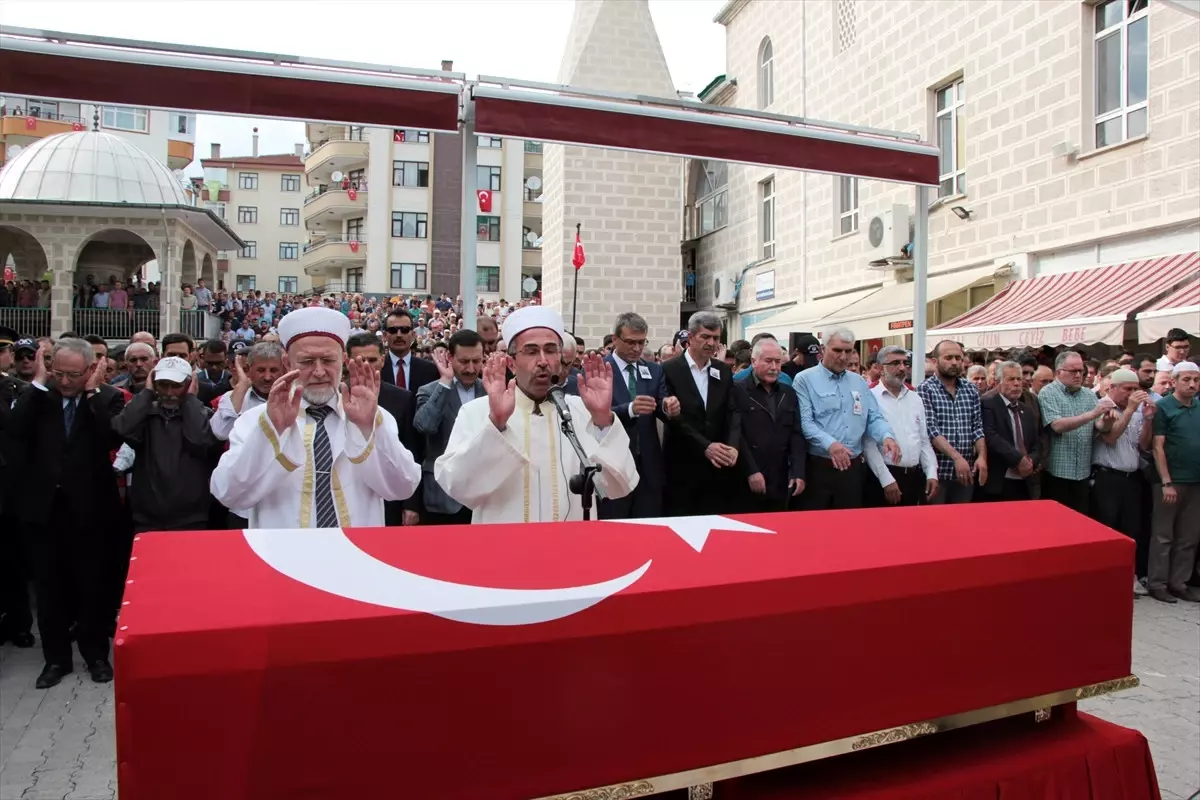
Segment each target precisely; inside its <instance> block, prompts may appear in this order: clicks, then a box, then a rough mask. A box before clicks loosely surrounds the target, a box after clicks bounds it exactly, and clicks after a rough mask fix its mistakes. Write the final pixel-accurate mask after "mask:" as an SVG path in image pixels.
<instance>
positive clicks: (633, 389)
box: [625, 364, 637, 400]
mask: <svg viewBox="0 0 1200 800" xmlns="http://www.w3.org/2000/svg"><path fill="white" fill-rule="evenodd" d="M625 375H626V376H627V377H626V384H628V386H629V399H630V400H633V398H635V397H637V378H636V377H634V373H633V364H626V365H625Z"/></svg>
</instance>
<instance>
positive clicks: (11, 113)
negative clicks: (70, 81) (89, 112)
mask: <svg viewBox="0 0 1200 800" xmlns="http://www.w3.org/2000/svg"><path fill="white" fill-rule="evenodd" d="M0 117H33V118H34V119H44V120H46V121H48V122H65V123H67V124H69V125H74V124H76V123H79V124H84V125H90V124H91V122H92V120H91V118H90V117H88V118H84V117H73V116H71V115H70V114H59V113H58V112H57V111H47V110H45V109H39V108H34V109H26V108H24V107H22V106H19V105H15V106H13V107H12V108H9V107H8V106H5V107H4V108H0Z"/></svg>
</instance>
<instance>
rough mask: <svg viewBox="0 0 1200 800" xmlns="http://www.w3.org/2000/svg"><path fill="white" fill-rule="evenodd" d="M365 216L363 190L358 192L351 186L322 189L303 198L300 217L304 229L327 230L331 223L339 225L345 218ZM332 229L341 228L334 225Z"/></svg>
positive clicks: (365, 196)
mask: <svg viewBox="0 0 1200 800" xmlns="http://www.w3.org/2000/svg"><path fill="white" fill-rule="evenodd" d="M364 185H365V184H364ZM351 195H353V198H352V197H351ZM366 214H367V192H366V190H365V189H364V190H363V191H359V190H358V189H357V188H354V187H353V186H352V187H351V188H350V189H342V188H322V189H317V190H316V191H315V192H313V193H312V194H310V195H309V196H308V197H306V198H304V211H303V214H302V215H303V217H304V227H306V228H310V229H311V228H327V227H329V226H330V224H331V223H340V222H341V221H342V220H343V219H346V218H347V217H365V216H366ZM333 227H335V228H339V229H340V227H341V226H340V225H339V224H334V225H333Z"/></svg>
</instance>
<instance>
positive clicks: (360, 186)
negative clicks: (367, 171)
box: [304, 179, 367, 205]
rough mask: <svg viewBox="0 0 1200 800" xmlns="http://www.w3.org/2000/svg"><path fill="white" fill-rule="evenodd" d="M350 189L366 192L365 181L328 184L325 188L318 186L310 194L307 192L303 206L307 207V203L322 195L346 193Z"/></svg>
mask: <svg viewBox="0 0 1200 800" xmlns="http://www.w3.org/2000/svg"><path fill="white" fill-rule="evenodd" d="M351 189H353V190H354V191H356V192H365V191H367V181H366V180H365V179H363V180H357V181H342V182H341V183H337V184H329V185H326V186H319V187H317V188H316V189H313V190H312V191H311V192H309V193H308V194H307V195H306V196H305V198H304V205H308V204H309V203H311V202H313V201H314V200H316V199H317V198H318V197H321V196H322V195H325V194H328V193H330V192H348V191H349V190H351Z"/></svg>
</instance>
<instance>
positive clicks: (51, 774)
mask: <svg viewBox="0 0 1200 800" xmlns="http://www.w3.org/2000/svg"><path fill="white" fill-rule="evenodd" d="M1134 608H1135V622H1134V645H1133V668H1134V672H1135V673H1136V674H1137V675H1138V676H1139V677H1140V678H1141V679H1142V685H1141V687H1139V688H1137V689H1134V690H1132V691H1128V692H1123V693H1121V694H1117V695H1112V696H1109V697H1105V698H1099V699H1096V700H1092V701H1089V702H1087V703H1085V704H1084V705H1083V706H1082V707H1083V708H1084V709H1085V710H1086V711H1089V712H1090V713H1093V714H1096V715H1098V716H1101V717H1104V718H1105V719H1108V720H1112V721H1113V722H1116V723H1119V724H1121V725H1127V726H1129V727H1132V728H1137V729H1138V730H1140V731H1142V732H1143V733H1145V735H1146V737H1147V738H1148V739H1149V740H1150V747H1151V749H1152V750H1153V752H1154V762H1155V764H1156V766H1157V768H1158V778H1159V783H1160V785H1161V788H1162V793H1163V798H1164V800H1188V798H1190V797H1191V796H1192V794H1193V793H1195V792H1197V791H1200V606H1197V605H1195V604H1191V603H1179V604H1178V605H1174V606H1168V605H1165V604H1163V603H1158V602H1155V601H1154V600H1151V599H1149V598H1143V599H1141V600H1138V601H1137V603H1136V604H1135V606H1134ZM41 666H42V662H41V654H40V652H39V651H38V650H37V649H36V648H35V649H32V650H16V649H14V648H13V647H12V646H11V645H5V646H4V647H3V648H2V649H0V800H110V799H111V798H115V797H116V774H115V772H116V767H115V758H116V739H115V734H114V731H113V691H112V684H107V685H103V686H98V685H96V684H94V683H92V682H91V679H90V678H88V677H87V673H86V672H84V671H83V670H82V665H81V664H79V663H78V662H77V663H76V672H75V673H74V674H72V675H69V676H68V677H67V678H66V679H65V680H64V681H63V682H62V683H61V684H59V685H58V686H56V687H54V688H53V689H50V690H49V691H38V690H36V689H34V688H33V682H34V680H35V679H36V678H37V674H38V672H39V671H40V669H41Z"/></svg>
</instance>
